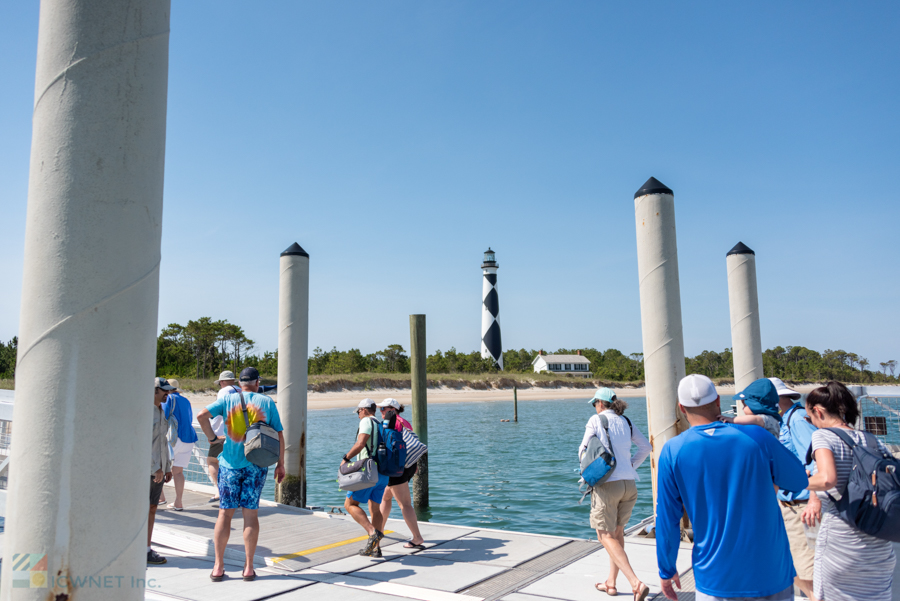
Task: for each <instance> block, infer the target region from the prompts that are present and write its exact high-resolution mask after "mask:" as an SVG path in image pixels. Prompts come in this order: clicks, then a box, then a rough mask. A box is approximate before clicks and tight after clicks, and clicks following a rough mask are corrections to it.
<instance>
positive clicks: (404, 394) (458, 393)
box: [184, 384, 821, 414]
mask: <svg viewBox="0 0 900 601" xmlns="http://www.w3.org/2000/svg"><path fill="white" fill-rule="evenodd" d="M820 385H821V384H802V385H797V386H794V387H793V388H794V389H795V390H797V391H798V392H800V393H803V394H806V393H808V392H810V391H811V390H813V389H814V388H816V387H818V386H820ZM611 388H613V390H615V391H616V395H617V396H619V397H622V398H623V399H627V398H636V397H643V396H646V390H645V389H644V387H643V386H641V387H634V386H624V387H616V386H612V387H611ZM716 390H718V392H719V395H720V396H721V397H722V401H723V403H722V404H723V405H724V406H728V405H730V404H731V402H730V401H731V396H732V395H734V394H735V391H734V384H723V385H720V386H716ZM307 394H308V396H307V408H308V409H309V410H311V411H315V410H319V409H345V408H352V407H356V405H357V404H358V403H359V401H361V400H362V399H364V398H367V397H368V398H371V399H374V400H376V401H381V400H382V399H385V398H388V397H392V398H395V399H397V400H398V401H400V403H402V404H404V405H409V404H410V403H411V402H412V395H411V392H410V390H409V388H381V387H379V388H373V389H371V390H339V391H333V392H314V391H309V393H307ZM593 394H594V389H593V388H581V387H578V388H576V387H564V386H556V387H553V388H549V387H548V388H524V389H519V390H518V391H517V396H518V399H519V400H520V401H554V400H563V399H578V398H583V399H585V401H587V399H589V398H591V397H592V396H593ZM184 396H186V397H187V398H188V399H189V400H190V401H191V405H192V406H193V407H194V413H195V414H196V413H197V412H198V411H199V410H200V409H202V408H203V407H205V406H206V405H208V404H209V403H212V402H213V401H214V400H215V398H216V397H215V394H214V393H212V392H200V393H193V392H187V393H185V395H184ZM271 396H272V397H273V398H275V400H276V402H277V401H278V395H277V394H273V395H271ZM512 400H513V390H512V388H508V389H502V388H501V389H490V390H478V389H474V388H459V389H457V388H448V387H438V388H429V389H428V403H429V404H443V403H483V402H508V403H511V402H512Z"/></svg>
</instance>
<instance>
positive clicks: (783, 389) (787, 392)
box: [769, 378, 803, 401]
mask: <svg viewBox="0 0 900 601" xmlns="http://www.w3.org/2000/svg"><path fill="white" fill-rule="evenodd" d="M769 382H771V383H772V384H774V385H775V391H776V392H777V393H778V396H786V397H790V398H792V399H794V400H795V401H797V400H799V399H800V397H801V396H803V395H801V394H800V393H799V392H797V391H796V390H794V389H793V388H788V387H787V384H785V383H784V382H782V381H781V378H769Z"/></svg>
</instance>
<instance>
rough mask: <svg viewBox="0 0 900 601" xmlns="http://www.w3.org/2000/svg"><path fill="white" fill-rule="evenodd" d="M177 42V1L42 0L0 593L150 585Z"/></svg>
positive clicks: (23, 595)
mask: <svg viewBox="0 0 900 601" xmlns="http://www.w3.org/2000/svg"><path fill="white" fill-rule="evenodd" d="M168 48H169V0H130V1H123V0H44V1H43V2H42V3H41V10H40V23H39V33H38V51H37V74H36V80H35V102H34V114H33V133H32V146H31V167H30V177H29V185H28V211H27V218H26V229H25V264H24V277H23V285H22V309H21V321H20V325H19V356H18V369H17V372H16V403H15V411H14V414H13V424H14V426H13V436H12V452H11V464H10V467H11V469H10V476H9V491H8V505H7V509H8V513H7V516H6V535H5V540H4V541H3V573H2V585H0V598H2V599H4V600H6V599H17V600H18V599H48V598H49V599H62V598H66V599H77V598H85V599H87V598H90V599H110V600H112V599H115V600H116V601H122V600H131V599H134V600H138V599H143V598H144V590H143V589H142V588H140V583H141V581H142V579H143V578H144V575H145V573H146V546H147V540H146V537H147V513H148V509H149V489H150V430H151V420H152V410H153V400H152V398H153V385H152V378H153V377H154V371H155V363H156V361H155V358H156V329H157V306H158V300H159V261H160V235H161V225H162V203H163V166H164V153H165V130H166V92H167V89H166V87H167V80H168V52H169V50H168ZM25 553H28V554H35V558H40V556H41V555H43V554H46V562H47V563H46V572H43V575H44V576H45V577H47V578H48V579H49V581H44V582H43V584H44V585H45V587H44V588H27V589H25V588H15V584H14V581H13V568H14V566H13V563H14V557H15V556H16V555H20V554H25ZM18 559H19V562H17V563H21V562H22V561H23V558H22V557H21V556H20V557H18ZM36 567H41V564H38V565H37V566H36ZM17 569H19V568H17ZM36 573H38V574H40V571H37V572H36ZM91 577H93V578H94V582H102V583H103V584H104V586H99V587H96V586H95V587H93V588H91V589H90V590H87V587H86V586H83V587H82V589H83V590H77V587H76V586H75V581H76V579H81V580H82V581H84V580H85V579H89V578H91ZM36 578H37V579H38V581H40V578H41V577H40V576H36ZM132 578H134V580H132ZM132 583H134V584H135V585H134V586H132ZM36 584H41V583H40V582H37V583H36Z"/></svg>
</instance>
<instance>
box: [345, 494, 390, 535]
mask: <svg viewBox="0 0 900 601" xmlns="http://www.w3.org/2000/svg"><path fill="white" fill-rule="evenodd" d="M344 509H346V510H347V513H349V514H350V517H352V518H353V519H354V520H355V521H356V523H357V524H359V525H360V526H362V527H363V528H364V529H365V531H366V533H367V534H368V535H369V536H372V535H373V534H375V531H376V530H379V531H382V532H383V528H384V518H383V517H382V515H381V505H379V504H378V503H376V502H375V501H369V513H371V514H372V521H371V522H370V521H369V516H367V515H366V512H365V510H363V508H362V507H360V506H359V501H354V500H353V499H351V498H350V497H347V498H346V499H344Z"/></svg>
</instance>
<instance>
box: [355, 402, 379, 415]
mask: <svg viewBox="0 0 900 601" xmlns="http://www.w3.org/2000/svg"><path fill="white" fill-rule="evenodd" d="M373 405H375V401H374V400H372V399H363V400H361V401H360V402H359V405H357V406H356V409H354V410H353V413H356V412H357V411H359V410H360V409H369V408H371V407H372V406H373Z"/></svg>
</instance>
